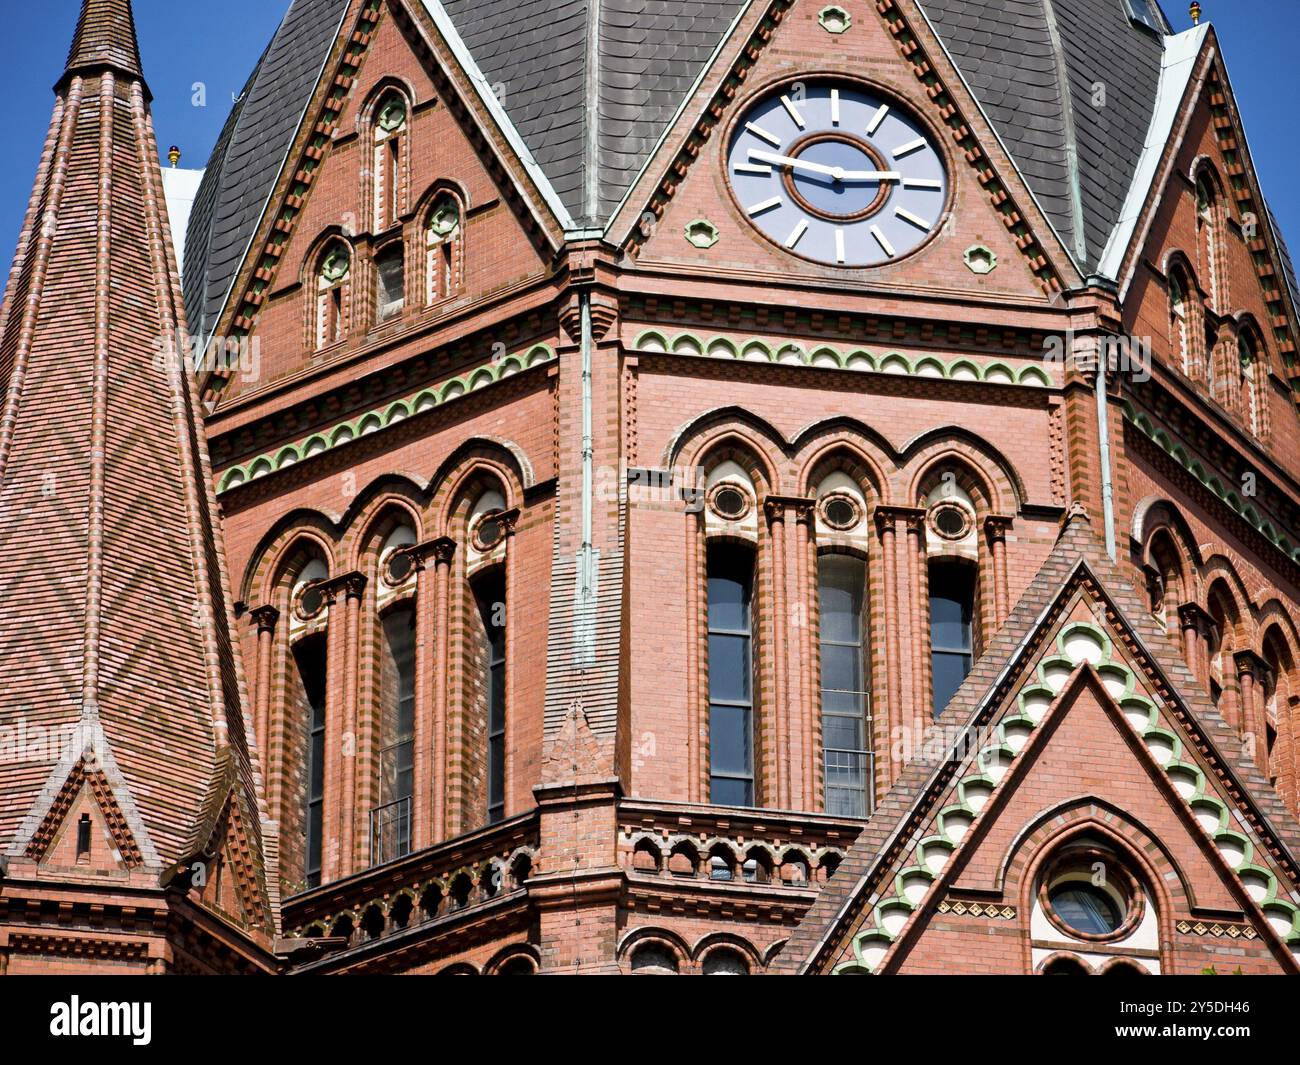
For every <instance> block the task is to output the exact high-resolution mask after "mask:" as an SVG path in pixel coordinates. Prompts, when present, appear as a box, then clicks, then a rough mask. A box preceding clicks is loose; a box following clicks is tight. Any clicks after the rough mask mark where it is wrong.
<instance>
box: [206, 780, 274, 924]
mask: <svg viewBox="0 0 1300 1065" xmlns="http://www.w3.org/2000/svg"><path fill="white" fill-rule="evenodd" d="M220 809H221V813H220V815H219V816H218V817H217V818H216V821H215V822H214V823H213V824H212V826H211V832H210V833H209V835H208V838H207V839H206V840H205V841H204V842H203V844H202V845H201V846H200V847H199V848H198V850H197V852H196V853H197V854H198V855H201V856H202V857H203V858H204V859H206V860H205V861H204V862H203V864H204V868H205V872H204V876H203V882H202V884H198V883H196V882H195V881H194V879H193V877H191V883H192V885H193V886H194V887H195V888H196V889H197V890H198V891H199V896H200V898H201V900H202V902H203V904H204V905H205V906H207V907H208V908H209V909H213V910H216V911H217V912H219V913H222V914H225V915H226V916H228V917H231V918H233V919H235V920H236V921H237V922H238V923H240V924H242V925H244V926H246V927H247V926H253V927H259V928H265V929H268V930H269V929H272V927H273V925H272V922H271V919H270V902H269V900H268V899H267V898H266V897H265V895H264V894H263V892H262V885H261V881H260V878H259V877H258V874H257V870H258V868H259V867H260V865H261V864H262V863H261V861H260V860H259V858H258V855H257V851H256V848H257V842H258V841H257V840H256V839H255V838H254V837H252V836H251V835H250V834H249V833H248V831H247V824H246V821H245V817H244V814H243V811H242V804H241V803H240V801H239V797H238V791H237V788H236V786H235V785H234V784H233V782H232V786H231V789H230V791H228V792H227V794H226V801H225V802H224V803H223V804H222V806H221V807H220ZM193 864H194V863H191V872H193Z"/></svg>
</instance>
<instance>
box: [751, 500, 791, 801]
mask: <svg viewBox="0 0 1300 1065" xmlns="http://www.w3.org/2000/svg"><path fill="white" fill-rule="evenodd" d="M763 511H764V513H765V514H766V516H767V531H768V544H769V545H770V547H771V558H770V559H769V560H768V571H769V572H770V573H771V574H772V609H771V610H770V611H769V612H768V619H769V622H770V627H769V632H770V636H769V643H768V648H766V650H768V651H769V653H770V656H771V657H770V661H771V663H772V705H771V707H765V706H763V704H762V702H761V701H759V700H755V702H756V703H757V704H758V707H759V710H760V712H762V713H763V714H764V716H766V717H767V718H768V721H767V723H766V726H765V727H764V728H763V730H762V732H761V733H759V734H760V735H762V736H763V738H764V740H765V742H764V743H763V748H764V750H763V752H762V753H763V755H764V757H763V763H764V769H769V770H770V772H771V774H772V777H771V779H770V780H764V781H762V788H761V792H760V789H756V795H755V801H759V802H761V803H762V804H763V805H765V806H775V807H777V808H778V809H781V810H788V809H789V808H790V774H789V770H788V762H789V757H790V720H789V713H788V710H789V700H788V698H787V693H786V690H785V683H786V667H787V662H786V656H787V654H788V653H789V637H788V633H789V618H788V616H787V610H788V607H787V604H786V579H785V502H784V500H781V499H779V498H777V497H775V496H769V497H768V498H767V499H766V500H764V503H763ZM757 650H758V653H759V654H762V653H763V651H764V648H761V647H760V648H758V649H757ZM755 753H758V752H755ZM757 768H758V767H757V766H755V769H756V770H757ZM755 776H757V773H755Z"/></svg>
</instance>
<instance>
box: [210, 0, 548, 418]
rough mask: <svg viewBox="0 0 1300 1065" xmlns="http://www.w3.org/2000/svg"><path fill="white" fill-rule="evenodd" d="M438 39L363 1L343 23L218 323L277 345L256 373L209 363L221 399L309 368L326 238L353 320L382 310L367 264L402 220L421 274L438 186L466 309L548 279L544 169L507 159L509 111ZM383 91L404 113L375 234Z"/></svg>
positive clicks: (431, 29) (428, 21)
mask: <svg viewBox="0 0 1300 1065" xmlns="http://www.w3.org/2000/svg"><path fill="white" fill-rule="evenodd" d="M435 13H436V11H435ZM440 17H441V18H442V19H443V20H444V21H445V15H441V16H440ZM447 28H448V29H450V27H449V26H448V27H447ZM440 29H441V27H440V25H439V24H438V23H437V21H436V20H435V19H433V18H432V17H431V13H430V11H429V10H426V8H425V5H422V4H419V3H412V4H399V5H392V6H389V5H383V4H379V3H369V4H366V5H363V6H362V8H361V9H360V11H359V13H358V15H357V17H356V20H355V21H354V20H349V21H348V22H347V23H345V25H344V26H343V29H342V31H341V36H340V40H341V42H342V43H341V44H340V45H339V46H338V47H339V48H340V49H341V54H340V56H339V58H338V59H337V61H332V62H331V63H329V64H327V65H326V67H325V70H324V71H323V73H322V76H321V79H320V82H319V84H318V86H317V88H316V92H315V95H314V97H313V102H312V105H311V106H310V107H309V108H308V110H307V114H306V117H305V118H304V121H303V123H302V126H301V128H300V130H299V133H298V136H297V138H296V140H295V141H294V143H293V145H292V146H291V147H290V149H289V151H288V162H287V163H286V165H285V168H284V172H283V177H282V178H281V180H280V181H279V182H278V184H277V185H276V188H275V191H274V193H273V195H272V196H271V199H270V202H269V204H268V206H267V210H266V212H265V214H264V215H263V217H262V219H261V222H260V224H259V227H258V229H257V232H256V234H255V235H254V237H253V239H252V242H251V244H250V246H249V249H248V252H247V254H246V255H245V257H244V259H243V262H242V265H241V267H240V271H239V274H238V277H237V278H236V281H235V283H234V287H233V289H232V296H231V299H230V300H229V301H228V302H226V303H225V310H224V313H223V316H222V323H224V324H223V325H222V326H221V330H220V331H221V333H222V334H223V335H230V336H234V337H242V336H246V335H250V334H252V333H254V332H256V333H258V334H261V335H263V336H266V335H268V334H273V335H274V336H275V340H276V343H275V344H274V345H268V344H265V343H264V344H262V345H261V346H260V350H259V356H258V359H259V360H260V362H258V365H256V367H255V372H252V373H249V372H245V373H240V372H236V371H238V370H244V369H246V367H245V366H243V365H241V366H239V367H234V368H232V367H228V366H225V365H223V364H222V363H221V361H220V360H219V359H216V358H215V357H214V358H212V359H210V360H209V362H210V363H212V364H213V366H212V368H213V376H212V377H211V378H209V379H208V381H207V382H206V384H208V385H215V386H217V388H218V389H221V388H224V389H225V390H224V391H223V393H222V401H223V402H229V401H230V400H231V399H232V398H233V397H234V396H236V395H238V394H240V393H241V391H245V390H246V389H247V387H248V386H249V384H250V383H256V384H259V385H262V384H265V383H266V382H267V381H268V380H274V379H277V378H279V377H283V376H284V375H285V374H287V373H291V372H293V371H295V370H297V369H299V368H301V367H302V365H303V364H304V363H305V361H306V358H305V356H306V354H307V353H308V352H309V351H310V350H311V345H310V342H309V328H308V324H307V322H306V320H305V319H306V312H307V307H306V304H307V293H305V291H304V289H305V288H306V287H308V285H309V283H310V282H311V281H313V280H314V273H313V271H314V269H315V264H314V263H313V262H312V261H311V258H312V256H313V255H315V254H316V253H317V252H318V251H320V249H321V247H322V245H323V243H324V242H325V241H326V240H327V239H329V238H330V237H332V236H333V237H337V238H339V239H341V240H343V241H345V242H347V243H348V245H349V246H350V248H351V251H352V253H353V256H354V260H355V262H356V263H357V265H358V267H359V268H358V270H356V271H355V276H354V278H353V280H354V282H355V286H356V288H355V293H354V299H353V301H352V304H351V307H352V309H353V310H354V311H356V312H361V311H362V310H363V309H366V308H369V306H370V304H371V303H372V302H373V301H374V300H375V299H377V296H376V293H377V291H378V288H377V286H378V271H377V268H376V269H372V267H371V259H372V257H373V255H374V253H375V252H376V251H377V249H378V248H379V246H380V245H381V244H383V243H385V242H387V241H389V240H392V239H394V238H395V237H396V236H398V235H399V230H398V229H396V228H395V225H396V224H397V223H400V235H401V236H402V237H403V239H404V241H405V244H406V266H407V272H408V275H411V276H414V275H416V274H417V273H418V272H419V271H418V267H419V266H420V265H421V262H422V260H421V257H420V249H419V248H417V247H416V244H417V238H419V237H420V236H421V235H422V233H421V232H419V231H420V229H421V226H422V224H423V223H424V221H425V217H424V216H425V215H426V214H427V213H428V209H429V207H430V205H431V202H432V200H433V198H434V197H435V195H436V193H437V192H438V191H439V190H440V189H446V190H448V191H450V192H452V193H454V194H455V196H456V197H457V198H458V199H459V202H460V204H461V205H462V209H463V218H462V220H463V223H464V224H463V227H462V228H463V230H464V234H465V243H466V246H467V249H466V258H465V260H464V261H465V263H466V264H467V265H466V269H465V278H464V283H463V285H462V286H461V289H460V292H461V294H462V295H463V296H464V297H465V298H466V299H467V300H472V299H473V297H474V296H476V295H477V296H482V295H484V294H485V293H487V292H488V291H491V290H499V289H500V288H501V287H502V286H503V285H514V284H520V283H523V282H525V281H526V280H528V279H529V278H535V277H540V276H542V275H544V274H545V273H546V271H547V269H548V268H549V260H550V256H551V254H552V252H553V250H554V248H555V247H556V245H557V242H558V240H559V237H560V234H561V226H562V224H563V219H562V218H558V217H557V216H556V215H555V214H554V212H553V211H552V210H551V199H550V197H553V193H551V191H550V190H549V186H548V185H546V183H545V179H544V178H543V177H542V176H541V175H540V172H535V171H533V170H530V169H529V168H528V166H527V160H522V161H521V159H520V157H519V155H518V154H517V153H516V151H515V149H516V148H519V149H521V150H522V145H521V144H519V143H518V142H517V135H514V138H515V139H514V140H512V139H511V133H512V131H511V130H509V129H508V128H507V127H508V123H507V124H506V126H502V125H501V124H500V122H499V121H498V119H501V121H504V118H503V114H502V113H499V112H500V108H499V105H498V104H496V102H495V101H494V100H493V99H492V98H491V97H490V93H489V92H488V86H485V85H483V84H481V83H480V82H478V81H475V80H474V79H473V77H472V76H471V75H472V74H473V71H470V72H468V73H467V72H466V71H465V70H463V69H462V68H461V61H462V59H465V60H467V59H468V57H467V56H462V55H460V54H458V53H457V52H456V51H455V48H454V45H455V44H456V42H455V41H448V40H447V39H446V38H444V37H443V35H442V34H441V32H440ZM388 89H392V90H393V91H396V92H398V93H400V94H401V95H402V96H403V97H404V99H405V101H406V107H407V109H408V113H407V115H406V117H405V122H406V125H405V128H404V130H403V137H404V142H405V147H404V153H405V154H404V157H403V160H402V163H401V164H400V175H399V178H398V180H399V181H400V183H401V184H400V191H401V195H400V203H399V204H398V205H397V206H396V207H395V208H394V210H395V211H396V213H397V217H396V218H395V219H388V220H384V221H383V222H382V223H381V222H377V221H376V219H375V217H374V216H373V212H372V210H371V208H372V205H373V203H374V197H375V196H376V195H378V193H377V192H376V189H377V187H378V186H377V181H378V180H379V179H378V178H377V177H376V159H377V157H376V155H375V154H374V153H375V150H376V145H375V143H374V137H375V116H374V114H373V113H372V112H373V109H374V107H375V105H376V102H377V97H378V96H379V95H381V94H382V93H383V92H385V91H387V90H388ZM539 181H540V184H539V183H538V182H539ZM555 206H558V203H557V204H556V205H555ZM560 210H561V211H562V210H563V209H562V208H560ZM470 245H473V247H474V254H473V255H472V256H471V255H470V254H469V246H470ZM444 309H445V308H444ZM372 317H373V316H372ZM409 319H410V315H409V314H408V315H406V316H405V318H404V319H403V320H404V321H407V322H408V323H409ZM349 320H350V321H351V319H349ZM358 321H360V320H358ZM362 324H364V323H362ZM370 324H375V323H374V322H371V323H370ZM388 332H389V333H391V332H393V329H392V328H391V325H390V328H389V329H388ZM205 339H211V338H205ZM268 352H270V357H269V359H268V358H267V357H266V356H267V353H268ZM254 361H258V360H254Z"/></svg>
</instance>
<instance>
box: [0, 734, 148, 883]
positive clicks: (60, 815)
mask: <svg viewBox="0 0 1300 1065" xmlns="http://www.w3.org/2000/svg"><path fill="white" fill-rule="evenodd" d="M101 740H102V736H101ZM69 746H70V747H72V746H74V745H71V744H70V745H69ZM106 753H107V752H106V750H105V749H104V748H102V747H101V748H100V749H99V750H98V751H97V758H96V759H95V761H93V762H92V761H91V760H90V759H88V757H87V755H85V754H81V753H77V755H76V760H75V762H74V764H73V765H72V767H71V769H67V770H66V776H64V777H63V780H62V783H61V784H59V785H57V786H56V787H55V789H54V790H53V791H51V790H50V787H49V785H47V788H46V794H48V795H49V801H48V803H47V804H46V805H45V809H44V810H43V811H40V812H39V814H38V813H37V811H33V816H32V818H31V819H29V821H31V820H35V822H36V823H35V825H34V828H33V829H32V830H31V832H30V834H29V833H28V832H25V831H22V830H20V831H19V833H18V836H17V839H16V840H15V842H14V845H13V846H12V847H11V848H10V854H21V855H22V856H23V857H25V858H30V859H31V860H33V861H36V862H43V861H46V860H47V859H52V858H55V857H56V856H57V860H58V863H59V864H60V865H67V866H71V865H74V864H75V857H76V855H75V847H76V844H75V842H72V844H71V846H72V847H73V854H72V858H73V860H72V861H68V860H66V859H67V857H68V855H67V851H68V847H67V845H66V844H68V842H69V833H74V834H75V832H76V831H77V825H76V822H77V821H78V820H79V819H80V816H81V814H82V813H83V812H88V813H90V814H91V816H92V819H93V820H94V822H95V827H96V828H97V829H100V830H101V831H104V832H106V833H107V835H108V838H109V840H110V841H111V842H112V844H113V847H114V848H115V849H116V851H117V854H118V856H119V857H120V860H121V863H122V865H123V866H124V867H125V868H127V869H137V868H140V867H141V866H143V865H145V864H146V852H152V849H153V848H152V845H151V844H150V843H149V840H148V835H147V834H146V833H145V831H144V826H143V825H142V824H140V823H139V818H138V816H134V814H135V811H134V808H133V807H132V806H131V804H130V803H129V800H128V801H127V802H126V803H125V804H124V803H123V802H120V801H119V795H124V794H125V788H124V787H122V785H121V784H120V783H119V785H118V786H117V787H116V788H115V787H114V785H113V784H112V783H111V782H110V781H109V779H108V775H107V774H106V773H105V771H104V765H105V764H106V763H105V757H104V756H105V754H106ZM65 760H66V759H65ZM107 764H108V765H109V766H110V768H111V767H112V762H111V756H109V761H108V762H107ZM64 771H65V770H64V767H63V765H62V763H61V764H60V766H58V767H56V768H55V774H59V773H61V772H64ZM51 780H52V782H53V780H54V777H53V775H52V777H51ZM92 804H93V809H92V808H91V807H92ZM133 823H134V827H133ZM27 827H28V826H27V825H24V828H27ZM141 840H143V841H144V844H145V848H146V849H145V850H143V851H142V849H141V844H140V841H141ZM149 856H150V858H151V860H152V862H153V863H156V862H157V856H156V855H152V854H150V855H149Z"/></svg>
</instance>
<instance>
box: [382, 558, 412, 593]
mask: <svg viewBox="0 0 1300 1065" xmlns="http://www.w3.org/2000/svg"><path fill="white" fill-rule="evenodd" d="M414 569H415V562H414V561H412V559H411V556H410V554H409V553H408V552H406V551H401V550H398V551H393V552H392V553H391V554H390V555H389V556H388V563H387V565H386V567H385V570H386V573H387V577H388V583H389V584H390V585H398V584H401V583H402V582H403V581H404V580H406V578H407V577H409V576H410V575H411V572H412V570H414Z"/></svg>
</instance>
